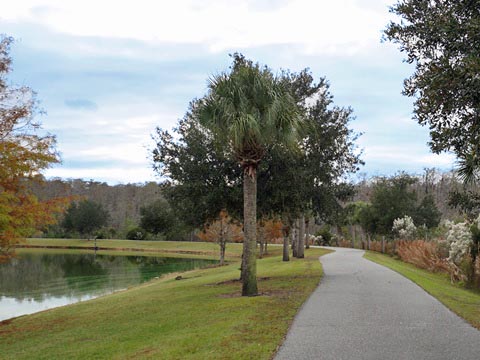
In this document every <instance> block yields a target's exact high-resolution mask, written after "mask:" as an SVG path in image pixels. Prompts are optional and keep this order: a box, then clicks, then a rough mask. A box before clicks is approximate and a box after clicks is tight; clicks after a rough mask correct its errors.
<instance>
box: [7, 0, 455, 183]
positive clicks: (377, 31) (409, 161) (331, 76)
mask: <svg viewBox="0 0 480 360" xmlns="http://www.w3.org/2000/svg"><path fill="white" fill-rule="evenodd" d="M393 3H394V1H393V0H391V1H386V0H325V1H318V0H236V1H227V0H202V1H198V0H175V1H173V0H169V1H164V0H152V1H149V0H136V1H122V0H115V1H113V0H101V1H98V0H96V1H92V0H82V1H78V0H75V1H73V0H72V1H64V0H22V1H16V2H15V1H8V2H5V3H3V4H2V11H1V13H0V33H3V34H6V35H9V36H13V37H14V38H15V43H14V45H13V47H12V52H11V54H12V56H13V59H14V71H13V73H12V76H11V79H12V81H13V82H15V83H17V84H22V85H28V86H30V87H32V88H33V89H34V90H35V91H36V92H37V93H38V98H39V100H40V101H41V107H42V108H43V109H45V110H46V112H47V114H46V115H44V116H42V122H43V127H44V128H45V129H46V130H47V131H49V132H51V133H53V134H56V135H57V139H58V149H59V151H60V152H61V154H62V160H63V163H62V164H61V165H60V166H56V167H54V168H52V169H49V170H48V171H47V172H46V175H47V176H59V177H63V178H84V179H87V180H88V179H95V180H98V181H106V182H109V183H111V184H116V183H128V182H145V181H150V180H158V178H157V177H156V176H155V174H154V173H153V171H152V170H151V164H150V160H149V149H151V148H152V147H153V145H154V144H153V142H152V140H151V137H150V136H151V134H152V133H153V132H154V129H155V127H156V126H160V127H161V128H164V129H170V128H172V127H173V126H174V125H175V124H176V122H177V121H178V119H179V118H181V117H182V116H183V114H184V113H185V111H186V109H187V106H188V103H189V101H190V100H192V99H193V98H195V97H201V96H202V95H203V94H204V93H205V91H206V84H207V79H208V77H209V76H210V75H212V74H215V73H218V72H221V71H224V70H226V69H227V68H228V65H229V63H230V58H229V57H228V54H229V53H232V52H235V51H238V52H242V53H243V54H245V55H246V56H247V57H249V58H251V59H254V60H256V61H258V62H260V63H262V64H267V65H269V66H270V67H271V68H273V69H274V70H275V69H280V68H284V69H290V70H292V71H300V70H302V69H303V68H305V67H309V68H310V69H311V71H312V73H313V74H314V76H315V77H317V78H319V77H321V76H326V78H327V79H328V81H329V82H330V85H331V92H332V93H333V95H334V101H335V104H336V105H339V106H351V107H352V108H353V109H354V113H355V116H356V119H355V121H354V122H352V124H351V125H352V128H353V129H354V130H355V131H357V132H361V133H363V135H362V136H361V137H360V139H359V140H358V145H359V147H360V148H361V149H363V152H364V156H363V159H364V160H365V162H366V165H365V166H364V167H363V168H362V172H363V173H366V174H368V175H389V174H393V173H395V172H396V171H398V170H405V171H408V172H412V173H420V172H421V171H422V169H423V168H424V167H437V168H440V169H444V170H449V169H451V168H452V165H453V158H452V157H451V156H450V155H447V154H444V155H441V156H436V155H432V154H431V153H430V152H429V149H428V146H427V144H426V143H427V141H428V131H427V129H425V128H421V127H420V126H419V125H418V124H417V123H416V122H415V121H413V120H411V115H412V100H411V99H408V98H405V97H403V96H402V95H401V90H402V82H403V79H404V78H406V77H408V76H409V75H410V74H411V73H412V71H413V68H412V67H411V66H410V65H408V64H406V63H404V62H402V58H403V55H402V54H401V53H400V52H399V51H398V50H397V48H396V47H395V46H394V45H392V44H389V43H381V41H380V40H381V36H382V30H383V29H384V28H385V27H386V25H387V23H388V21H389V20H390V19H392V15H391V14H389V12H388V7H389V6H390V5H392V4H393Z"/></svg>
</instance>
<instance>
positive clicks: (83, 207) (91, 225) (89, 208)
mask: <svg viewBox="0 0 480 360" xmlns="http://www.w3.org/2000/svg"><path fill="white" fill-rule="evenodd" d="M108 216H109V215H108V212H107V211H106V210H105V209H104V208H103V206H102V205H101V204H99V203H96V202H94V201H91V200H83V201H80V202H73V203H72V204H71V205H70V207H69V208H68V209H67V211H66V213H65V217H64V219H63V222H62V226H63V228H64V229H65V231H66V232H67V233H68V232H70V233H79V234H80V235H82V236H86V237H88V238H91V237H92V236H93V235H94V232H95V231H96V230H98V229H100V228H101V227H102V226H104V225H106V224H107V220H108Z"/></svg>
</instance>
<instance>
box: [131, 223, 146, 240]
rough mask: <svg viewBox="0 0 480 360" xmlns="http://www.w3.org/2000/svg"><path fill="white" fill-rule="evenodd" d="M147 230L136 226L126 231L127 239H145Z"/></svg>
mask: <svg viewBox="0 0 480 360" xmlns="http://www.w3.org/2000/svg"><path fill="white" fill-rule="evenodd" d="M146 237H147V232H146V231H145V230H144V229H142V228H141V227H139V226H137V227H134V228H131V229H130V230H128V231H127V235H126V238H127V240H145V238H146Z"/></svg>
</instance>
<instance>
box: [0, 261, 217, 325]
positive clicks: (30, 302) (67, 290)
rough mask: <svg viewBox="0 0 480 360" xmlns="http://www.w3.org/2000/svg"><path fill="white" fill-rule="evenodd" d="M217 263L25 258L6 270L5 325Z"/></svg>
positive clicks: (0, 296)
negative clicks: (19, 317) (13, 320)
mask: <svg viewBox="0 0 480 360" xmlns="http://www.w3.org/2000/svg"><path fill="white" fill-rule="evenodd" d="M214 263H216V261H212V260H202V259H182V258H164V257H163V258H162V257H146V256H110V255H98V254H97V255H94V254H68V253H60V254H58V253H54V254H52V253H51V252H50V253H41V252H40V253H39V252H32V253H28V252H26V253H22V254H20V255H19V257H18V258H15V259H12V260H11V261H10V262H8V263H6V264H0V321H1V320H5V319H9V318H12V317H16V316H20V315H24V314H31V313H34V312H37V311H42V310H46V309H50V308H53V307H57V306H62V305H67V304H71V303H75V302H78V301H84V300H89V299H92V298H95V297H98V296H101V295H105V294H109V293H112V292H115V291H118V290H122V289H126V288H128V287H130V286H134V285H138V284H141V283H143V282H145V281H148V280H150V279H153V278H155V277H158V276H160V275H162V274H166V273H172V272H179V271H187V270H192V269H195V268H200V267H205V266H208V265H210V264H214Z"/></svg>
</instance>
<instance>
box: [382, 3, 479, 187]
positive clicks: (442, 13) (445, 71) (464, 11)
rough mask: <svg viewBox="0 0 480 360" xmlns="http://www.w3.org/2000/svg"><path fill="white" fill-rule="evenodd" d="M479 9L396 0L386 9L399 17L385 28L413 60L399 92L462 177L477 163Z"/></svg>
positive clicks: (474, 174)
mask: <svg viewBox="0 0 480 360" xmlns="http://www.w3.org/2000/svg"><path fill="white" fill-rule="evenodd" d="M479 9H480V1H478V0H458V1H446V0H434V1H420V0H400V1H398V2H397V3H396V4H395V5H394V6H393V7H392V8H391V12H393V13H394V14H396V15H398V16H400V18H401V20H400V21H399V22H391V23H390V24H389V25H388V27H387V29H386V30H385V36H386V39H388V40H390V41H393V42H394V43H397V44H399V46H400V50H401V51H402V52H405V53H406V55H407V62H409V63H413V64H415V67H416V68H415V72H414V74H413V75H412V76H411V77H410V78H408V79H406V80H405V83H404V90H403V93H404V94H405V95H407V96H411V97H415V104H414V114H415V119H416V120H417V121H418V123H419V124H421V125H428V127H429V129H430V137H431V141H430V147H431V149H432V151H433V152H434V153H440V152H442V151H454V152H455V154H456V155H457V156H458V157H459V158H460V175H461V176H462V177H463V178H464V179H465V180H466V181H472V180H475V179H476V178H477V177H478V171H479V167H480V121H479V117H480V96H479V94H480V77H479V76H478V74H479V73H480V46H479V45H478V44H479V43H480V10H479Z"/></svg>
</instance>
